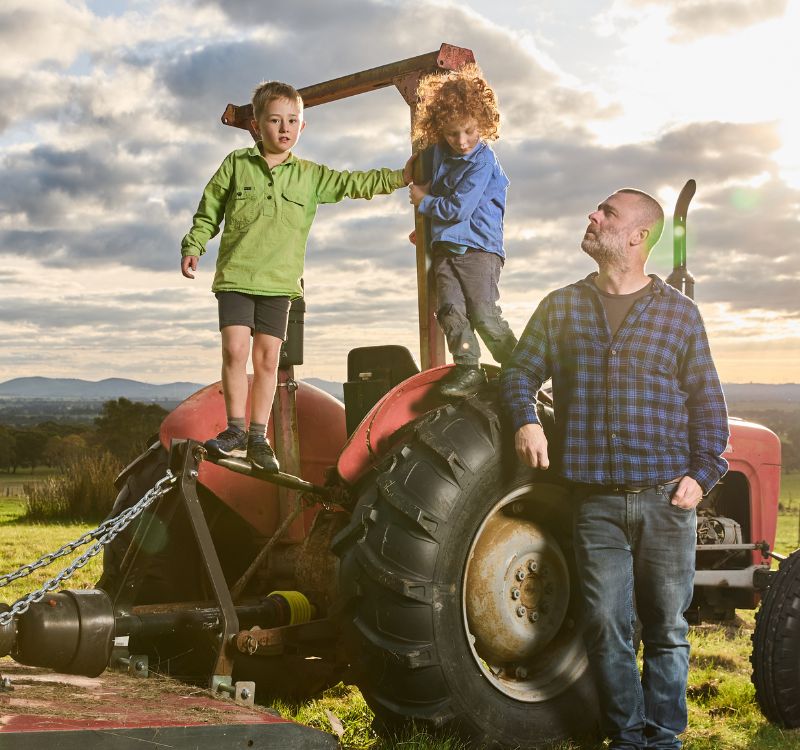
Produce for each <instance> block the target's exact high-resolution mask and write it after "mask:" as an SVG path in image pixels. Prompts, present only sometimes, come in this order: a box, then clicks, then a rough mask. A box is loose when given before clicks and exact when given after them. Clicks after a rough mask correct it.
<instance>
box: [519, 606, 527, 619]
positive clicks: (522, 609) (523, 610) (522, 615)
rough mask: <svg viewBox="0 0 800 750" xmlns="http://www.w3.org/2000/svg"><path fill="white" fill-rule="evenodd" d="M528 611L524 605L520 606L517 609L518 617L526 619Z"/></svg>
mask: <svg viewBox="0 0 800 750" xmlns="http://www.w3.org/2000/svg"><path fill="white" fill-rule="evenodd" d="M527 611H528V610H527V609H525V607H523V606H522V605H520V606H519V607H517V617H525V613H526V612H527Z"/></svg>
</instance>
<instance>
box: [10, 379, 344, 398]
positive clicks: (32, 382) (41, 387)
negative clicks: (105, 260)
mask: <svg viewBox="0 0 800 750" xmlns="http://www.w3.org/2000/svg"><path fill="white" fill-rule="evenodd" d="M304 380H305V381H306V382H307V383H310V384H311V385H314V386H316V387H317V388H319V389H321V390H323V391H325V392H326V393H330V395H331V396H333V397H335V398H338V399H339V400H340V401H343V400H344V389H343V388H342V384H341V383H337V382H335V381H332V380H321V379H320V378H304ZM206 385H208V384H207V383H189V382H177V383H164V384H162V385H156V384H154V383H143V382H141V381H139V380H129V379H127V378H107V379H106V380H98V381H91V380H80V379H78V378H42V377H30V378H14V379H13V380H6V381H5V382H4V383H0V398H3V399H24V400H31V399H48V400H57V401H69V400H77V401H108V400H109V399H115V398H127V399H130V400H131V401H183V399H185V398H187V397H188V396H191V395H192V394H193V393H194V392H195V391H198V390H200V389H201V388H203V387H204V386H206Z"/></svg>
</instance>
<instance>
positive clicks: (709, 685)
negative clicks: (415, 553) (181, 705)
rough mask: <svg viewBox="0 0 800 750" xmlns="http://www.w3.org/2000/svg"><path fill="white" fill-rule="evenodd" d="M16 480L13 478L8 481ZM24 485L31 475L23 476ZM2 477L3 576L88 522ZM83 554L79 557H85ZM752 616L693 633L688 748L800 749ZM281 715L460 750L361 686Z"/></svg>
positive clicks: (799, 501) (96, 567)
mask: <svg viewBox="0 0 800 750" xmlns="http://www.w3.org/2000/svg"><path fill="white" fill-rule="evenodd" d="M10 476H11V477H12V478H13V479H14V480H16V479H17V477H15V476H14V475H10ZM19 478H20V479H22V482H16V481H15V482H14V484H13V486H15V487H16V486H19V487H20V488H21V485H22V484H24V483H25V481H26V480H27V481H30V475H27V474H26V475H22V476H21V477H19ZM6 479H8V475H2V474H0V574H2V573H6V572H9V571H10V570H13V569H16V568H17V567H19V566H20V565H22V564H23V563H26V562H30V561H31V560H32V559H35V558H37V557H38V556H40V555H41V554H43V553H44V552H47V551H52V550H55V549H56V548H58V547H59V546H60V545H61V544H63V543H64V542H65V541H67V540H71V539H75V538H77V537H78V536H80V534H81V533H83V532H84V531H86V530H87V529H89V528H91V525H88V524H57V523H26V522H24V520H23V519H22V515H23V513H24V502H23V500H22V499H21V497H19V496H13V497H8V498H7V497H5V496H4V490H3V489H2V488H3V487H4V484H3V480H6ZM782 479H783V480H784V481H783V482H782V490H781V503H782V507H783V508H785V510H784V511H782V512H781V513H780V515H779V518H778V534H777V542H776V549H777V550H778V551H781V552H784V553H788V552H790V551H792V550H794V549H795V548H797V547H798V546H800V544H798V541H800V540H798V507H799V506H800V473H796V474H790V475H784V477H783V478H782ZM83 549H85V548H82V550H80V551H83ZM72 557H73V555H70V556H69V557H67V558H63V559H62V560H61V561H60V562H61V564H58V563H56V565H55V566H54V570H53V571H52V572H51V571H50V569H49V568H45V569H44V570H42V571H37V573H35V574H33V575H31V576H29V577H27V578H24V579H21V580H20V581H16V582H14V583H12V584H11V585H9V586H7V587H5V589H0V600H1V601H5V602H8V603H11V602H13V601H14V600H15V599H16V598H17V597H19V596H22V595H24V594H26V593H27V592H29V591H30V590H31V589H32V588H35V587H38V586H40V585H41V584H42V582H43V581H44V580H46V579H47V578H49V577H52V575H54V573H55V572H57V571H58V570H60V569H61V568H63V567H64V566H65V565H66V564H67V563H68V561H69V560H71V559H72ZM100 557H101V556H98V557H95V558H93V559H92V561H91V562H90V563H89V564H88V565H87V566H86V567H84V568H82V569H80V570H79V571H77V573H76V574H75V576H74V578H72V579H70V581H69V582H68V583H67V584H66V585H65V586H64V588H91V587H92V586H93V585H94V583H95V581H96V580H97V579H98V578H99V577H100V572H101V561H100ZM753 623H754V614H753V612H749V611H744V610H740V611H739V612H738V618H737V621H736V623H735V624H733V625H726V626H715V625H701V626H698V627H694V628H692V629H691V632H690V636H689V637H690V641H691V644H692V657H691V669H690V673H689V730H688V731H687V732H686V735H685V736H684V743H685V744H684V747H685V749H686V750H795V749H796V748H798V747H800V730H793V731H789V730H782V729H779V728H777V727H775V726H773V725H771V724H769V723H768V722H767V721H766V720H765V719H764V718H763V716H762V715H761V713H760V712H759V710H758V707H757V705H756V702H755V694H754V689H753V686H752V684H751V682H750V662H749V656H750V649H751V644H750V636H751V634H752V632H753ZM276 708H277V709H278V710H279V711H280V712H281V713H282V714H283V715H284V716H287V717H290V718H293V719H295V720H296V721H299V722H301V723H304V724H308V725H309V726H313V727H316V728H318V729H322V730H323V731H327V732H330V733H332V734H336V733H337V732H336V728H338V725H339V723H340V724H341V729H342V730H343V734H342V743H343V746H344V747H346V748H352V749H353V750H395V749H403V750H463V748H464V745H463V744H462V743H461V742H459V741H458V740H457V739H455V738H454V737H444V738H441V737H432V736H431V735H430V734H428V733H426V732H424V731H420V730H416V729H414V728H410V729H408V730H407V731H406V732H404V733H403V734H401V735H397V736H394V737H390V738H379V737H378V736H377V735H376V734H375V732H374V731H373V730H372V728H371V726H370V723H371V721H372V712H371V711H370V709H369V707H368V706H367V705H366V703H365V702H364V699H363V697H362V696H361V693H360V692H359V690H358V688H356V687H353V686H345V685H338V686H336V687H334V688H331V689H330V690H328V691H326V692H325V693H324V694H323V695H322V696H321V697H320V698H318V699H317V700H313V701H308V702H306V703H303V704H300V705H290V704H285V703H279V704H277V705H276ZM553 750H597V749H596V748H591V747H587V746H585V745H584V746H579V745H576V744H575V743H569V742H568V743H560V744H557V745H555V746H554V747H553Z"/></svg>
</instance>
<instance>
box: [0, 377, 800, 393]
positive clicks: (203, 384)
mask: <svg viewBox="0 0 800 750" xmlns="http://www.w3.org/2000/svg"><path fill="white" fill-rule="evenodd" d="M248 374H252V373H248ZM34 378H38V379H44V380H80V381H82V382H85V383H89V384H97V383H102V382H105V381H106V380H127V381H129V382H134V383H140V384H142V385H157V386H161V385H178V384H181V383H187V384H189V385H199V386H201V387H203V388H205V387H207V386H209V385H213V384H214V383H218V382H220V381H219V380H214V381H210V382H202V381H198V380H169V381H165V382H163V383H158V382H154V381H151V380H138V379H135V378H128V377H122V376H119V375H118V376H113V375H112V376H109V377H106V378H100V379H99V380H89V379H87V378H76V377H72V376H70V377H63V378H62V377H59V376H50V375H19V376H16V377H13V378H9V379H8V380H2V381H0V386H4V385H7V384H8V383H10V382H13V381H14V380H26V379H34ZM298 379H299V380H321V381H325V382H328V383H338V384H341V383H345V382H347V381H345V380H332V379H330V378H318V377H317V376H315V375H310V376H308V377H306V378H303V377H299V378H298ZM721 382H722V385H723V386H726V385H766V386H775V387H780V386H786V385H797V386H800V381H786V382H784V383H762V382H759V381H752V380H751V381H747V382H738V381H727V380H723V381H721ZM0 397H2V394H0Z"/></svg>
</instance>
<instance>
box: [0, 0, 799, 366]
mask: <svg viewBox="0 0 800 750" xmlns="http://www.w3.org/2000/svg"><path fill="white" fill-rule="evenodd" d="M473 5H474V6H475V7H478V6H477V5H476V4H474V3H473ZM735 5H736V6H737V8H738V10H739V11H741V12H739V14H738V15H737V16H736V17H737V18H739V19H740V20H741V19H742V18H745V16H747V18H750V19H751V21H752V23H751V22H748V23H750V25H749V26H748V27H747V28H740V29H738V30H737V29H734V28H733V27H729V28H727V29H722V26H720V25H719V24H717V25H716V26H715V25H714V23H716V22H714V23H711V21H709V22H708V23H706V25H705V27H704V28H706V29H708V30H711V29H712V28H714V29H721V30H722V31H724V34H722V33H718V32H717V31H714V35H713V36H711V37H708V36H707V37H705V38H702V39H701V38H695V39H694V41H692V42H690V43H689V42H687V43H683V42H682V43H681V44H680V45H679V51H678V52H676V45H675V42H674V40H673V39H672V38H671V35H674V34H675V33H676V29H677V26H676V24H678V23H679V20H676V19H678V16H677V15H675V16H674V17H672V16H670V13H671V12H672V4H667V3H664V4H660V5H659V4H658V3H656V2H655V0H629V2H627V3H621V2H617V3H615V4H614V5H613V9H612V12H611V13H610V14H606V16H605V18H606V23H607V24H608V28H609V29H613V31H614V34H615V35H617V36H615V37H614V38H615V39H618V40H619V41H618V46H617V49H616V51H615V54H613V55H610V56H609V57H608V58H603V59H602V61H600V60H598V62H597V63H596V66H595V69H594V71H593V74H592V75H590V76H588V77H579V76H578V75H577V74H576V72H575V71H572V72H570V73H567V72H565V71H566V68H567V67H568V65H567V64H568V63H569V60H566V59H565V58H564V57H563V56H562V57H559V49H558V47H557V46H555V45H553V46H550V47H548V45H547V44H546V42H547V40H541V39H539V38H536V36H535V35H534V34H533V33H532V32H530V31H528V30H526V29H524V28H516V29H510V28H506V27H505V26H509V25H510V24H505V25H499V24H497V23H489V22H488V21H486V20H485V18H484V17H482V16H481V15H480V14H479V13H478V12H475V10H470V11H465V9H464V8H462V7H461V6H460V5H459V4H457V3H450V2H448V3H433V2H420V3H415V4H409V3H401V2H391V1H389V0H385V1H383V2H378V1H377V0H376V1H374V2H370V1H369V0H359V1H356V0H348V2H347V3H344V4H341V3H340V4H324V3H322V4H321V3H317V2H311V1H310V0H298V2H294V3H292V4H290V5H288V6H285V7H284V8H282V11H281V13H280V14H278V15H275V14H265V13H264V10H263V9H264V4H263V3H261V2H256V0H250V1H249V2H224V3H222V2H211V1H210V0H207V1H205V2H198V3H186V2H178V3H166V2H137V3H131V4H128V5H125V6H121V8H120V10H119V12H117V13H115V14H109V15H103V16H102V17H101V16H99V15H97V14H95V13H93V12H92V11H91V10H90V9H89V6H87V5H86V4H85V3H83V2H78V1H77V0H76V1H75V2H67V1H66V0H61V1H59V0H43V2H42V3H38V4H36V5H30V4H27V5H24V4H21V3H19V2H17V1H16V0H15V1H14V3H13V4H8V3H7V4H5V5H4V6H3V9H2V10H0V43H3V44H4V45H7V46H8V50H9V52H8V56H7V58H6V59H4V71H3V74H2V76H0V98H2V99H3V101H4V105H5V106H4V108H3V112H2V113H0V167H1V168H2V170H3V174H4V180H3V181H2V182H0V256H2V258H3V262H4V266H5V269H6V270H5V271H3V272H2V273H0V285H2V289H3V294H2V295H0V336H2V337H3V341H4V355H5V356H4V358H3V360H2V362H0V380H3V379H7V378H11V377H16V376H20V375H29V374H38V375H73V376H76V377H81V376H91V377H92V378H93V379H96V378H98V377H105V376H113V375H119V374H120V373H125V374H126V375H129V376H132V377H141V378H145V379H151V380H156V381H162V382H163V381H169V380H176V379H185V380H203V379H205V380H215V379H216V378H217V372H218V364H219V363H218V352H217V349H218V333H217V331H216V307H215V301H214V299H213V297H212V296H211V294H210V292H209V286H210V277H211V275H212V272H213V268H212V266H213V261H214V255H215V247H216V245H215V244H214V243H212V244H211V246H210V249H209V250H210V251H209V253H208V254H207V255H206V256H204V258H203V259H202V261H201V270H200V275H199V278H198V279H197V281H195V282H194V283H191V282H188V281H186V280H184V279H182V278H181V277H180V276H179V272H178V270H177V268H178V243H179V241H180V237H181V236H182V235H183V233H184V232H185V231H186V229H187V228H188V226H189V221H190V218H191V214H192V212H193V210H194V208H195V206H196V204H197V200H198V198H199V196H200V193H201V190H202V188H203V185H204V184H205V182H206V180H207V179H208V177H209V176H210V175H211V173H212V172H213V170H214V169H215V168H216V166H217V165H218V163H219V162H220V160H221V159H222V157H223V156H224V155H225V153H227V151H229V150H230V149H232V148H236V147H240V146H243V145H248V144H249V142H250V140H249V135H247V133H245V132H243V131H236V130H233V129H231V128H226V127H224V126H223V125H222V124H221V123H220V122H219V117H220V115H221V113H222V110H223V108H224V106H225V104H227V103H228V102H234V103H237V104H242V103H244V102H246V101H247V100H248V99H249V96H250V92H251V90H252V88H253V86H254V85H255V84H256V83H257V82H258V81H259V80H261V79H263V78H280V79H288V80H290V81H291V82H293V83H295V84H296V85H298V86H304V85H308V84H311V83H315V82H319V81H322V80H328V79H331V78H334V77H337V76H339V75H345V74H348V73H352V72H355V71H358V70H363V69H366V68H369V67H372V66H375V65H380V64H384V63H388V62H392V61H395V60H400V59H403V58H406V57H409V56H411V55H416V54H421V53H423V52H428V51H432V50H435V49H437V48H438V47H439V45H440V44H441V43H442V42H443V41H447V42H450V43H453V44H459V45H462V46H466V47H470V48H472V49H473V50H474V51H475V53H476V56H477V58H478V61H479V63H480V64H481V65H482V66H483V68H484V70H485V72H486V75H487V77H488V78H489V80H490V81H491V83H492V84H493V85H494V87H495V88H496V90H497V92H498V95H499V99H500V103H501V107H502V113H503V132H502V138H501V140H500V141H499V142H498V143H497V145H496V150H497V153H498V155H499V156H500V159H501V161H502V163H503V164H504V166H505V168H506V171H507V172H508V174H509V176H510V178H511V182H512V184H511V189H510V192H509V206H508V214H507V239H508V241H507V250H508V256H509V257H508V262H507V264H506V269H505V271H504V275H503V279H502V281H501V288H502V294H503V298H502V300H501V305H502V306H503V308H504V310H505V311H506V313H507V315H508V317H509V320H510V321H511V323H512V325H513V326H514V328H515V329H516V330H517V331H519V330H521V328H522V326H523V325H524V323H525V321H526V320H527V317H528V315H529V314H530V312H531V310H532V309H533V307H534V306H535V304H536V302H538V299H539V298H540V297H541V295H542V294H544V293H545V292H546V291H548V290H549V289H551V288H553V287H555V286H559V285H561V284H564V283H568V282H569V281H572V280H574V279H575V278H577V277H579V276H582V275H585V274H586V273H588V272H589V270H591V269H592V265H591V262H590V261H589V260H588V259H587V258H586V257H585V256H584V255H583V254H582V253H581V252H580V250H579V249H578V241H579V238H580V236H581V233H582V231H583V228H584V227H585V224H586V214H587V213H588V211H589V210H590V209H591V208H592V207H593V206H594V205H595V204H596V203H597V202H598V201H599V200H601V199H602V198H603V197H605V195H607V194H608V193H609V192H611V191H612V190H613V189H615V188H617V187H619V186H622V185H636V186H640V187H643V188H645V189H648V190H650V191H652V192H654V193H656V194H658V195H659V196H661V197H663V198H665V199H669V201H671V200H672V198H673V197H674V195H675V194H676V193H677V190H678V189H679V188H680V186H681V185H682V184H683V181H684V180H685V179H686V178H688V177H694V178H696V179H697V180H698V186H699V187H698V195H697V197H696V199H695V202H694V204H693V207H692V211H691V214H690V267H691V268H692V269H693V270H694V272H695V275H696V276H697V277H698V297H699V298H700V299H701V301H702V303H703V305H704V306H706V305H707V306H708V309H709V310H710V311H711V314H710V315H708V316H707V317H708V319H709V327H710V328H711V329H712V339H713V340H714V341H715V345H716V343H717V342H718V343H719V348H720V349H721V350H723V351H724V354H725V356H726V357H727V358H728V359H727V360H726V361H729V362H734V361H738V360H737V359H736V358H737V357H739V354H737V350H736V339H735V336H734V335H729V330H728V328H727V327H726V326H727V325H728V324H727V322H726V321H729V320H731V319H733V318H735V317H736V316H740V317H741V318H742V320H746V321H749V322H748V323H747V325H748V328H747V330H748V339H747V340H748V346H749V347H750V349H751V351H757V350H758V347H759V346H761V347H773V348H775V347H778V346H784V345H785V346H789V347H791V346H793V345H794V344H792V343H789V344H785V343H784V344H780V342H781V341H784V342H795V341H796V332H793V331H795V329H794V328H793V327H794V326H796V325H797V320H798V311H797V310H796V306H794V307H793V305H794V301H793V299H794V297H793V290H794V289H796V286H797V281H798V273H800V268H799V267H798V262H797V260H796V259H797V258H800V253H798V252H797V243H798V239H797V237H798V236H800V233H798V232H797V222H798V205H799V204H800V197H799V196H798V192H797V190H796V189H795V188H794V187H792V185H791V184H788V183H787V181H786V176H785V175H784V174H783V173H782V171H781V168H782V166H783V165H784V164H785V163H787V162H786V161H785V160H786V159H787V157H786V156H785V155H784V156H781V154H782V151H781V149H785V148H786V143H787V142H788V141H787V136H786V134H785V130H786V129H785V127H784V123H785V122H786V121H787V118H786V116H785V115H784V113H782V112H781V111H780V109H779V107H778V106H777V105H776V104H775V97H774V95H773V94H772V93H771V92H770V90H769V89H770V86H768V85H765V84H764V80H770V79H768V78H767V79H764V76H765V75H767V73H765V71H767V72H768V71H770V70H772V68H771V67H770V65H773V64H786V65H788V61H789V59H790V54H793V52H792V50H790V49H787V45H774V58H775V59H777V63H774V62H773V63H770V65H768V64H767V62H765V61H764V60H762V59H761V58H760V57H759V58H757V59H754V60H751V61H750V62H749V65H750V67H751V68H753V70H749V69H748V68H747V64H748V63H747V60H746V59H742V58H743V55H742V49H743V47H742V45H744V48H745V49H749V47H748V45H753V49H755V50H763V49H770V47H771V46H772V45H771V44H770V41H771V39H772V38H773V37H771V36H770V34H771V33H774V26H775V22H774V21H769V20H765V21H764V22H756V21H757V20H759V19H762V18H764V19H768V18H769V16H770V14H772V15H773V16H774V15H775V14H776V13H777V12H778V11H779V8H778V5H779V4H772V5H770V4H769V3H767V2H762V3H751V4H750V6H748V7H752V8H760V11H759V12H760V15H758V17H757V18H756V16H755V15H753V13H750V12H749V11H748V13H749V15H748V13H745V12H744V11H742V7H743V6H742V4H740V3H736V4H735ZM719 7H721V6H720V4H719V3H716V4H714V8H716V9H717V10H718V9H719ZM792 7H794V6H792ZM537 8H538V6H537ZM478 9H479V8H478ZM704 9H705V10H704ZM623 11H624V13H623ZM701 11H703V12H705V11H709V14H707V15H706V16H705V18H707V19H708V18H711V17H712V16H713V13H710V6H709V4H707V3H699V2H696V3H693V4H692V12H693V13H695V14H699V13H701ZM528 12H531V13H532V12H533V11H532V10H530V9H529V10H528ZM537 12H538V10H537ZM559 12H560V11H559V10H557V9H555V10H551V11H550V13H551V14H558V13H559ZM715 12H716V11H715ZM786 12H787V13H790V12H794V11H792V9H791V8H790V9H788V10H787V11H786ZM659 14H660V15H659ZM653 19H656V20H658V19H660V22H661V23H662V25H661V26H657V25H656V23H655V21H654V20H653ZM670 19H671V20H670ZM664 22H666V23H667V25H666V26H664V25H663V23H664ZM704 23H705V21H704ZM12 24H13V26H12ZM770 24H772V26H771V25H770ZM746 25H747V24H745V23H743V22H742V23H740V26H742V27H743V26H746ZM3 34H4V35H5V36H2V35H3ZM780 38H781V39H783V38H784V37H780ZM543 41H544V43H542V42H543ZM684 41H685V40H684ZM4 49H5V47H4ZM543 49H546V54H545V53H543V52H542V50H543ZM709 52H712V53H713V55H712V59H715V60H718V61H719V62H718V66H717V68H712V67H710V66H708V65H705V64H704V63H703V64H702V65H701V61H702V60H705V59H708V54H709ZM704 55H705V57H703V56H704ZM560 62H561V63H562V64H563V67H560V65H559V63H560ZM787 69H788V68H787ZM759 77H761V79H759ZM673 78H675V79H677V80H679V81H680V87H679V88H678V87H676V88H675V90H674V91H673V90H672V89H670V88H669V86H668V82H669V81H670V80H672V79H673ZM737 86H738V90H737ZM673 94H675V96H673ZM677 94H680V96H677ZM408 118H409V114H408V108H407V106H406V104H405V103H404V102H403V100H402V98H401V97H400V96H399V94H398V93H397V92H396V91H395V90H394V89H385V90H382V91H377V92H374V93H370V94H365V95H363V96H360V97H356V98H354V99H350V100H347V101H344V102H338V103H333V104H329V105H325V106H323V107H319V108H314V109H310V110H308V111H307V119H308V122H309V127H308V128H307V130H306V132H305V133H304V135H303V138H302V140H301V142H300V145H299V148H298V152H299V153H300V154H301V155H303V156H305V157H307V158H311V159H315V160H318V161H322V162H325V163H328V164H330V165H331V166H334V167H337V168H349V169H352V168H367V167H371V166H384V165H385V166H400V165H402V163H403V162H404V161H405V158H406V157H407V154H408V149H409V143H408V123H409V119H408ZM791 132H794V131H791ZM797 153H798V155H800V149H797ZM778 158H781V159H782V161H778ZM669 201H668V202H667V206H666V207H667V211H668V213H669V212H671V208H672V206H671V205H670V203H669ZM411 222H412V215H411V212H410V208H409V206H408V203H407V197H406V195H405V194H404V193H403V192H401V193H400V194H399V195H396V196H393V197H388V198H377V199H375V200H374V201H372V202H370V203H366V202H349V203H345V204H341V205H339V206H334V207H323V208H321V210H320V213H319V216H318V219H317V222H316V224H315V227H314V229H313V231H312V236H311V241H310V245H309V254H308V262H307V274H306V279H307V286H308V290H309V298H308V308H309V314H308V320H307V325H306V363H307V364H306V365H304V368H303V374H304V376H314V375H315V376H319V377H330V378H337V377H338V378H340V377H342V376H343V374H344V366H345V357H346V352H347V350H348V349H349V348H351V347H353V346H357V345H363V344H365V343H385V342H386V341H390V340H391V341H395V342H397V343H403V344H406V345H408V346H409V347H410V348H411V349H412V351H413V352H414V353H415V354H416V350H417V341H416V337H417V333H416V331H417V323H416V301H415V295H416V293H415V286H414V285H415V269H414V255H413V249H412V248H411V247H410V245H409V244H408V242H407V240H406V235H407V233H408V231H409V230H410V228H411ZM668 241H669V236H667V237H665V239H664V240H662V243H661V245H660V246H659V248H658V249H657V252H656V254H655V256H654V257H653V260H652V263H651V266H652V270H654V271H656V272H658V273H660V274H661V275H666V274H667V273H668V272H669V266H670V248H669V244H668ZM778 247H779V248H780V252H776V248H778ZM704 309H705V307H704ZM747 316H750V317H747ZM770 316H772V317H770ZM767 321H768V322H769V333H766V326H767ZM762 323H763V326H764V328H765V332H764V333H763V335H762V334H760V333H759V327H760V326H761V325H762ZM717 331H718V333H717ZM776 331H777V332H778V333H777V334H776V333H775V332H776ZM776 336H777V338H776ZM32 342H36V343H35V345H32ZM749 359H750V366H755V365H754V363H757V362H758V358H757V357H752V356H751V357H750V358H749ZM790 361H791V360H790ZM736 366H737V367H739V365H736ZM776 372H777V371H776ZM776 377H782V376H776ZM743 379H753V380H758V379H764V378H763V377H759V376H758V375H754V376H752V377H744V378H743ZM784 379H789V378H784Z"/></svg>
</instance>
